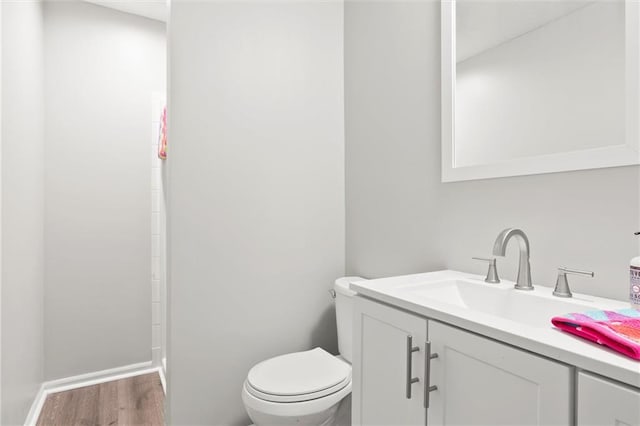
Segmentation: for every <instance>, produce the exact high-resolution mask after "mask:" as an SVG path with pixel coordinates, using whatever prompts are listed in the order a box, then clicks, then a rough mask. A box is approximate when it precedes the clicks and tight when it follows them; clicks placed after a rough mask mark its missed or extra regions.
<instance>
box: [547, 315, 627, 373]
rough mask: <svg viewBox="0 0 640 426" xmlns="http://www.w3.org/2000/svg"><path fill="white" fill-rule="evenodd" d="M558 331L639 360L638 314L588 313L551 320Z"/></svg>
mask: <svg viewBox="0 0 640 426" xmlns="http://www.w3.org/2000/svg"><path fill="white" fill-rule="evenodd" d="M551 322H552V323H553V325H555V326H556V327H558V328H559V329H560V330H563V331H566V332H568V333H571V334H575V335H576V336H580V337H582V338H585V339H587V340H591V341H592V342H596V343H598V344H601V345H604V346H608V347H610V348H611V349H613V350H615V351H618V352H620V353H622V354H624V355H626V356H628V357H631V358H633V359H638V360H640V311H637V310H635V309H631V308H628V309H620V310H617V311H588V312H582V313H574V314H566V315H563V316H559V317H554V318H552V319H551Z"/></svg>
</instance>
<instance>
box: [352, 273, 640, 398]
mask: <svg viewBox="0 0 640 426" xmlns="http://www.w3.org/2000/svg"><path fill="white" fill-rule="evenodd" d="M455 279H465V280H471V281H474V282H477V283H478V284H479V285H492V286H495V285H496V284H485V283H484V277H482V276H478V275H472V274H466V273H463V272H457V271H449V270H446V271H437V272H428V273H423V274H414V275H404V276H397V277H390V278H380V279H374V280H368V281H358V282H352V283H351V284H350V288H351V289H352V290H354V291H356V292H357V293H359V294H360V295H362V296H366V297H368V298H371V299H374V300H378V301H381V302H384V303H387V304H389V305H392V306H396V307H399V308H402V309H405V310H407V311H410V312H413V313H416V314H419V315H421V316H424V317H427V318H429V319H433V320H437V321H441V322H444V323H447V324H451V325H453V326H456V327H459V328H462V329H465V330H468V331H471V332H474V333H477V334H480V335H483V336H486V337H490V338H492V339H495V340H499V341H501V342H504V343H507V344H510V345H513V346H516V347H518V348H521V349H525V350H527V351H530V352H534V353H537V354H540V355H543V356H546V357H549V358H552V359H555V360H558V361H560V362H563V363H566V364H570V365H574V366H576V367H578V368H581V369H584V370H588V371H591V372H594V373H597V374H600V375H602V376H606V377H609V378H612V379H614V380H618V381H620V382H622V383H626V384H628V385H631V386H635V387H638V388H640V361H636V360H633V359H631V358H628V357H626V356H624V355H622V354H619V353H617V352H615V351H613V350H611V349H608V348H606V347H604V346H601V345H598V344H595V343H592V342H589V341H587V340H584V339H581V338H579V337H577V336H573V335H571V334H569V333H566V332H563V331H560V330H558V329H556V328H555V327H554V326H553V325H552V324H551V318H549V325H548V327H544V326H533V325H527V324H523V323H520V322H516V321H511V320H508V319H504V318H501V317H499V316H496V315H490V314H486V313H482V312H478V311H475V310H471V309H467V308H463V307H460V306H456V305H455V304H449V303H444V302H442V301H438V300H433V299H429V298H426V297H416V296H415V294H413V293H411V292H407V291H406V289H407V287H410V286H416V285H418V284H420V285H425V282H429V281H433V282H438V281H443V280H455ZM513 284H514V283H513V282H510V281H505V280H503V281H502V283H501V284H497V286H501V287H502V286H505V287H504V288H507V287H513ZM427 285H428V284H427ZM513 291H518V290H513ZM552 291H553V289H551V288H549V287H541V286H536V287H535V290H534V292H535V294H536V295H537V296H541V297H544V298H547V297H548V298H551V299H554V300H557V299H558V298H556V297H555V296H552V295H551V293H552ZM570 300H571V302H574V303H580V304H583V305H584V307H585V309H584V310H585V311H586V310H589V309H609V310H614V309H624V308H628V307H629V304H628V303H623V302H619V301H615V300H611V299H605V298H600V297H595V296H589V295H584V294H577V293H574V297H573V298H572V299H570ZM566 313H569V312H558V313H557V315H562V314H566Z"/></svg>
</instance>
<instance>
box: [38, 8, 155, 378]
mask: <svg viewBox="0 0 640 426" xmlns="http://www.w3.org/2000/svg"><path fill="white" fill-rule="evenodd" d="M165 43H166V41H165V30H164V25H163V24H162V23H160V22H156V21H152V20H149V19H145V18H141V17H137V16H133V15H129V14H124V13H121V12H117V11H113V10H111V9H106V8H103V7H100V6H95V5H91V4H86V3H83V2H47V4H46V7H45V54H46V56H45V61H46V93H45V95H46V131H47V139H46V170H45V177H46V186H45V193H46V215H45V230H46V233H45V241H46V251H45V253H46V256H45V258H46V270H45V272H46V284H45V289H46V290H45V349H46V357H45V359H46V364H45V376H46V379H55V378H60V377H66V376H70V375H76V374H81V373H86V372H90V371H96V370H102V369H107V368H113V367H118V366H122V365H127V364H132V363H138V362H143V361H149V360H150V359H151V350H150V348H151V332H150V330H151V303H150V301H151V284H150V283H151V214H150V212H151V198H150V197H151V187H150V185H151V158H150V155H151V149H150V145H151V131H152V127H151V93H152V92H153V91H161V90H163V89H164V87H165V81H164V75H165V67H166V65H165V47H166V44H165Z"/></svg>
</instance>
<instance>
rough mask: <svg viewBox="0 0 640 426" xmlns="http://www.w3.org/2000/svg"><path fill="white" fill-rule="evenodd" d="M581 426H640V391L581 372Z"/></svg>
mask: <svg viewBox="0 0 640 426" xmlns="http://www.w3.org/2000/svg"><path fill="white" fill-rule="evenodd" d="M577 400H578V410H577V415H578V421H577V423H578V426H638V425H640V390H639V389H634V388H631V387H627V386H624V385H621V384H618V383H614V382H612V381H609V380H606V379H603V378H601V377H598V376H595V375H592V374H589V373H585V372H580V373H578V398H577Z"/></svg>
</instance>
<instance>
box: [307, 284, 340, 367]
mask: <svg viewBox="0 0 640 426" xmlns="http://www.w3.org/2000/svg"><path fill="white" fill-rule="evenodd" d="M327 297H329V296H327ZM315 347H321V348H322V349H324V350H325V351H327V352H329V353H332V354H334V355H337V354H338V333H337V328H336V307H335V303H332V304H331V305H329V306H328V307H327V309H325V311H324V312H323V313H322V315H321V316H320V319H319V321H318V323H317V324H316V325H315V326H314V327H313V330H311V348H315Z"/></svg>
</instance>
